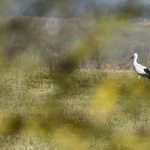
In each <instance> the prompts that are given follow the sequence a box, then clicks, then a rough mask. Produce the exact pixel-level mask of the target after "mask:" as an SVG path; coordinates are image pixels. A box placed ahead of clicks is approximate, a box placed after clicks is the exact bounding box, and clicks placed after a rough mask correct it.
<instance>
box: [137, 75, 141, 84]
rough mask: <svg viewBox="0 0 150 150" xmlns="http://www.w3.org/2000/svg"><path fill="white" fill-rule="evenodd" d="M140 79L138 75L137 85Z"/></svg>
mask: <svg viewBox="0 0 150 150" xmlns="http://www.w3.org/2000/svg"><path fill="white" fill-rule="evenodd" d="M140 78H141V77H140V75H138V81H137V83H139V81H140Z"/></svg>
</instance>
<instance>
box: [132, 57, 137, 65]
mask: <svg viewBox="0 0 150 150" xmlns="http://www.w3.org/2000/svg"><path fill="white" fill-rule="evenodd" d="M137 58H138V56H136V57H135V58H134V61H133V64H134V65H135V64H137Z"/></svg>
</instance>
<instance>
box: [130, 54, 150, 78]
mask: <svg viewBox="0 0 150 150" xmlns="http://www.w3.org/2000/svg"><path fill="white" fill-rule="evenodd" d="M132 58H134V61H133V68H134V70H135V72H136V73H137V74H138V81H139V79H140V76H143V77H147V78H148V79H150V70H149V69H148V68H147V67H145V66H143V65H141V64H139V63H137V58H138V54H137V53H134V55H133V56H132V57H131V58H130V59H129V60H131V59H132Z"/></svg>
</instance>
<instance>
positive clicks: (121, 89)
mask: <svg viewBox="0 0 150 150" xmlns="http://www.w3.org/2000/svg"><path fill="white" fill-rule="evenodd" d="M120 15H122V14H120ZM121 17H122V16H121ZM125 17H126V16H123V17H122V18H123V19H126V18H125ZM86 19H87V18H85V20H86ZM41 20H42V21H41ZM46 21H48V20H46ZM46 21H45V22H46ZM60 21H62V22H64V23H65V20H60ZM71 21H72V22H73V23H72V24H71V22H69V20H67V21H66V23H65V25H64V26H57V27H55V25H53V26H51V27H49V28H48V29H47V28H46V27H44V29H41V28H42V27H43V24H44V25H46V23H43V19H39V18H32V17H29V18H28V17H25V18H24V17H22V16H21V17H19V18H16V19H13V20H8V22H7V23H6V24H7V26H5V23H4V26H3V29H5V31H4V32H2V35H1V37H2V38H0V45H1V47H0V58H1V59H0V77H1V80H0V149H2V150H5V149H7V150H12V149H14V150H15V149H18V150H20V149H37V150H38V149H39V150H40V149H44V150H46V149H47V150H49V149H50V150H51V149H52V150H143V149H144V150H146V149H149V147H150V144H149V139H150V121H149V116H150V101H149V89H150V81H149V80H148V79H145V81H144V79H143V78H141V80H140V82H139V83H137V74H136V73H134V72H133V71H131V67H132V65H131V64H130V63H129V62H128V60H129V58H130V57H131V56H132V55H133V52H137V53H138V54H139V57H140V63H142V64H144V65H146V66H147V67H149V66H150V64H149V62H150V61H149V58H150V57H149V41H148V39H149V35H150V34H149V33H150V32H149V30H150V23H149V22H138V23H135V22H131V21H128V22H126V21H124V20H122V19H120V20H119V17H118V18H117V17H116V18H114V19H112V18H107V19H104V18H100V19H97V20H96V21H95V22H94V23H92V24H90V26H89V25H88V24H87V25H85V24H83V23H82V19H81V20H78V21H79V22H78V21H76V20H71ZM80 21H81V22H80ZM83 21H84V20H83ZM39 22H42V23H43V24H42V25H40V24H39ZM53 23H54V22H52V24H53ZM49 24H50V22H49ZM110 24H111V26H110ZM47 26H48V25H47ZM52 27H53V28H52ZM45 28H46V29H45ZM4 41H5V42H4ZM3 50H5V52H3ZM144 56H146V57H144ZM143 58H145V59H143ZM45 63H46V64H45Z"/></svg>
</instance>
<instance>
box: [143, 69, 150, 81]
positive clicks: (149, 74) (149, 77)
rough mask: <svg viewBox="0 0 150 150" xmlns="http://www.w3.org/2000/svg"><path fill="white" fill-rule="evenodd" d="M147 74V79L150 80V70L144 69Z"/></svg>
mask: <svg viewBox="0 0 150 150" xmlns="http://www.w3.org/2000/svg"><path fill="white" fill-rule="evenodd" d="M144 71H145V73H147V78H148V79H150V71H149V69H148V68H146V69H144Z"/></svg>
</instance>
